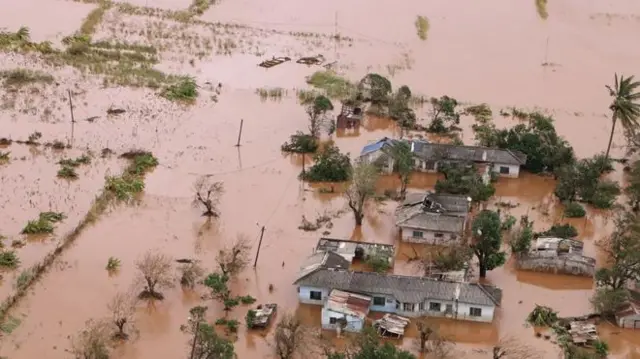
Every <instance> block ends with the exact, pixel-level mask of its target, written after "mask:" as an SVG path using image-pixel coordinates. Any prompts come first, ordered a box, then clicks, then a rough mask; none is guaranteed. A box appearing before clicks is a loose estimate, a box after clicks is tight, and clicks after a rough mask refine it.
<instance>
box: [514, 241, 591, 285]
mask: <svg viewBox="0 0 640 359" xmlns="http://www.w3.org/2000/svg"><path fill="white" fill-rule="evenodd" d="M583 247H584V244H583V243H582V242H580V241H577V240H574V239H566V238H555V237H540V238H538V239H536V240H535V241H534V242H533V243H532V245H531V249H530V250H529V252H528V253H525V254H520V255H518V257H517V261H516V265H517V267H518V269H522V270H530V271H536V272H551V273H559V274H570V275H578V276H586V277H593V276H594V274H595V267H596V260H595V258H591V257H587V256H584V255H583V254H582V253H583Z"/></svg>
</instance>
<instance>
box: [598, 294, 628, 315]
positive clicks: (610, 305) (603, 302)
mask: <svg viewBox="0 0 640 359" xmlns="http://www.w3.org/2000/svg"><path fill="white" fill-rule="evenodd" d="M628 299H629V291H628V290H626V289H624V288H620V289H612V288H608V287H600V288H598V289H596V292H595V293H594V294H593V297H591V300H590V301H591V305H592V306H593V309H594V310H595V311H596V313H600V314H602V315H604V316H607V317H613V315H614V314H615V312H617V311H618V309H619V308H620V306H621V305H623V304H624V303H625V302H626V301H627V300H628Z"/></svg>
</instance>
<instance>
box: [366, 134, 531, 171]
mask: <svg viewBox="0 0 640 359" xmlns="http://www.w3.org/2000/svg"><path fill="white" fill-rule="evenodd" d="M396 141H407V142H408V143H409V144H410V145H411V153H412V154H413V161H414V169H415V170H416V171H421V172H437V171H438V168H439V166H441V165H443V164H460V163H462V164H475V165H480V166H482V167H484V168H485V169H486V170H484V171H482V172H483V173H489V172H493V173H496V174H498V175H500V176H505V177H512V178H517V177H518V176H519V175H520V167H521V166H523V165H524V164H526V163H527V156H526V155H525V154H523V153H521V152H518V151H512V150H509V149H502V148H490V147H480V146H460V145H454V144H446V143H431V142H428V141H426V140H421V139H411V140H396V139H390V138H387V137H384V138H382V139H380V140H378V141H376V142H374V143H370V144H367V145H366V146H364V148H363V149H362V151H361V153H360V159H361V160H362V161H364V162H367V163H374V162H376V163H382V164H383V165H382V168H383V170H384V171H385V172H387V173H391V172H392V170H393V159H392V158H390V157H389V156H388V155H387V154H386V151H385V147H387V146H391V145H393V143H395V142H396Z"/></svg>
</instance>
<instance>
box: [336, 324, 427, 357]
mask: <svg viewBox="0 0 640 359" xmlns="http://www.w3.org/2000/svg"><path fill="white" fill-rule="evenodd" d="M325 356H326V358H327V359H416V357H415V355H413V354H411V353H410V352H408V351H404V350H402V349H399V348H398V347H396V346H395V345H393V344H392V343H389V342H387V343H384V344H381V343H380V341H379V340H378V335H377V334H376V332H375V331H374V330H373V329H372V328H370V327H367V328H365V329H364V330H363V331H362V333H360V334H359V335H358V336H357V337H356V339H355V343H354V344H353V347H352V348H347V349H346V350H344V351H341V352H336V351H334V350H333V349H327V350H325Z"/></svg>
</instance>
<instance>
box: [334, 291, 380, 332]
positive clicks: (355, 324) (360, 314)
mask: <svg viewBox="0 0 640 359" xmlns="http://www.w3.org/2000/svg"><path fill="white" fill-rule="evenodd" d="M370 305H371V297H369V296H365V295H360V294H355V293H349V292H345V291H341V290H337V289H334V290H332V291H331V294H330V295H329V298H327V302H326V303H325V305H324V307H323V308H322V328H323V329H332V330H336V331H338V332H340V331H343V330H344V331H347V332H359V331H361V330H362V328H363V327H364V322H365V318H366V317H367V315H368V314H369V306H370Z"/></svg>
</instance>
